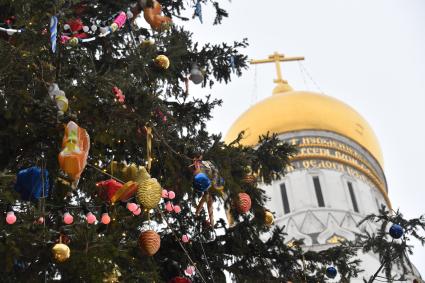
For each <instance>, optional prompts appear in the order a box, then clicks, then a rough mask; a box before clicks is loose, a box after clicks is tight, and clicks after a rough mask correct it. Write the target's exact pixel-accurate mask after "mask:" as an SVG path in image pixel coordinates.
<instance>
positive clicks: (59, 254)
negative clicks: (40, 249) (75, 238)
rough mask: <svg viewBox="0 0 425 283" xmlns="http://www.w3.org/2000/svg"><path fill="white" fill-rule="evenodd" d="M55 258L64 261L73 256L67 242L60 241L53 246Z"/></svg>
mask: <svg viewBox="0 0 425 283" xmlns="http://www.w3.org/2000/svg"><path fill="white" fill-rule="evenodd" d="M52 254H53V258H54V259H55V261H57V262H64V261H66V260H67V259H68V258H69V257H70V256H71V250H70V249H69V247H68V246H67V245H65V244H62V243H59V244H56V245H54V246H53V248H52Z"/></svg>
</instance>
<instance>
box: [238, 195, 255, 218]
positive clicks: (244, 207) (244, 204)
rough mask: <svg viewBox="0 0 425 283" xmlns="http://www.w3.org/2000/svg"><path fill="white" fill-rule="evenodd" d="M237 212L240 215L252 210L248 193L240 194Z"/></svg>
mask: <svg viewBox="0 0 425 283" xmlns="http://www.w3.org/2000/svg"><path fill="white" fill-rule="evenodd" d="M235 206H236V210H237V211H238V212H239V213H242V214H244V213H247V212H248V211H249V210H250V209H251V198H250V196H249V195H248V194H247V193H239V194H238V196H237V199H236V201H235Z"/></svg>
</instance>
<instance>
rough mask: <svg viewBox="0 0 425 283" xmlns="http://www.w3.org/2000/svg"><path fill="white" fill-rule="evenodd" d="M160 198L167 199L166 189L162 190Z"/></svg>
mask: <svg viewBox="0 0 425 283" xmlns="http://www.w3.org/2000/svg"><path fill="white" fill-rule="evenodd" d="M162 198H168V191H167V190H166V189H163V190H162Z"/></svg>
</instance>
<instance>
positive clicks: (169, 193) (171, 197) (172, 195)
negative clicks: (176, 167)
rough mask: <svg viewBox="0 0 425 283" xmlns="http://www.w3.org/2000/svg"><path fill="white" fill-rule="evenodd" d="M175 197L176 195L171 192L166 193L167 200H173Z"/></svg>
mask: <svg viewBox="0 0 425 283" xmlns="http://www.w3.org/2000/svg"><path fill="white" fill-rule="evenodd" d="M175 197H176V194H175V193H174V192H173V191H169V192H168V198H169V199H174V198H175Z"/></svg>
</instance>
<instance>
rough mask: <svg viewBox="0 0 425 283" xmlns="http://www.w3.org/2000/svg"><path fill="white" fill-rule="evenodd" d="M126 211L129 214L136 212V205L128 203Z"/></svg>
mask: <svg viewBox="0 0 425 283" xmlns="http://www.w3.org/2000/svg"><path fill="white" fill-rule="evenodd" d="M127 209H128V210H130V211H131V212H134V211H135V210H137V204H135V203H134V202H128V203H127Z"/></svg>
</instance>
